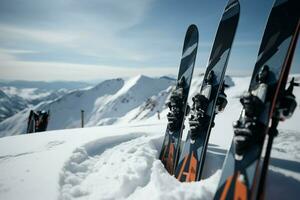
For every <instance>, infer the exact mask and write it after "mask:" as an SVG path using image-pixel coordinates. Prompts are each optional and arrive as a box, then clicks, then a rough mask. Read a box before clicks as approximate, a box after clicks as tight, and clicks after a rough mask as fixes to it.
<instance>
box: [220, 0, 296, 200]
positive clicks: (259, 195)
mask: <svg viewBox="0 0 300 200" xmlns="http://www.w3.org/2000/svg"><path fill="white" fill-rule="evenodd" d="M299 10H300V3H299V1H298V0H275V2H274V5H273V8H272V10H271V13H270V15H269V19H268V22H267V25H266V29H265V32H264V35H263V38H262V42H261V46H260V48H259V53H258V58H257V62H256V64H255V67H254V70H253V74H252V78H251V82H250V86H249V89H248V92H247V93H246V94H245V95H244V96H243V97H242V98H241V99H240V101H241V103H242V105H243V109H242V112H241V114H240V117H239V119H238V121H237V122H235V123H234V125H233V129H234V138H233V141H232V144H231V147H230V150H229V152H228V154H227V156H226V158H225V162H224V166H223V170H222V175H221V179H220V182H219V185H218V188H217V192H216V195H215V197H214V199H216V200H217V199H222V200H223V199H240V200H246V199H263V198H264V188H265V180H266V174H267V171H268V165H269V160H270V153H271V148H272V143H273V139H274V137H275V136H276V135H277V134H278V131H277V125H278V123H279V121H283V120H284V119H286V118H289V117H291V115H292V113H293V111H294V110H295V108H296V106H297V104H296V101H295V96H294V95H293V87H294V86H296V85H298V84H296V83H295V81H294V79H292V80H291V82H290V86H289V87H288V88H287V89H285V88H286V84H287V80H288V75H289V71H290V67H291V63H292V58H293V55H294V51H295V48H296V44H297V39H298V35H299V29H300V20H299V19H300V12H299Z"/></svg>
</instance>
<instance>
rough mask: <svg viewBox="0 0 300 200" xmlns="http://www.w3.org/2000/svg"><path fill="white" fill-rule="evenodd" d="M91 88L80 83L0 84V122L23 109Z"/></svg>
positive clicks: (89, 85)
mask: <svg viewBox="0 0 300 200" xmlns="http://www.w3.org/2000/svg"><path fill="white" fill-rule="evenodd" d="M86 87H91V84H88V83H82V82H65V81H56V82H49V83H48V82H43V81H10V82H3V81H2V82H0V93H1V94H0V122H1V121H3V120H4V119H6V118H9V117H11V116H13V115H14V114H16V113H18V112H19V111H21V110H23V109H24V108H29V107H31V106H34V105H37V104H39V103H41V102H44V101H50V100H54V99H57V98H59V97H61V96H63V95H65V94H67V93H69V92H70V91H72V90H74V89H80V88H86Z"/></svg>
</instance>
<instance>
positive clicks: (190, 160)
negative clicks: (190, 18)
mask: <svg viewBox="0 0 300 200" xmlns="http://www.w3.org/2000/svg"><path fill="white" fill-rule="evenodd" d="M239 14H240V4H239V1H238V0H229V2H228V4H227V5H226V7H225V10H224V13H223V15H222V18H221V21H220V24H219V27H218V30H217V33H216V37H215V42H214V44H213V47H212V51H211V54H210V58H209V62H208V67H207V70H206V72H205V75H204V80H203V83H202V86H201V89H200V93H198V94H197V95H196V96H194V97H193V107H192V110H191V115H190V117H189V124H190V130H189V132H188V136H187V140H186V142H185V145H184V148H183V151H182V153H181V155H180V158H179V162H178V166H177V168H176V172H175V177H176V178H177V179H178V180H180V181H182V182H185V181H188V182H189V181H198V180H200V177H201V173H202V169H203V165H204V160H205V154H206V149H207V144H208V140H209V135H210V131H211V128H212V127H213V123H214V117H215V114H216V113H217V112H219V111H222V110H223V109H224V107H225V106H226V104H227V100H226V95H225V93H224V83H223V82H224V74H225V71H226V67H227V63H228V59H229V55H230V50H231V46H232V43H233V40H234V36H235V32H236V29H237V26H238V21H239Z"/></svg>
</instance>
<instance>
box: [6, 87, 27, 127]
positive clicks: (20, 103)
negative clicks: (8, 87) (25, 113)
mask: <svg viewBox="0 0 300 200" xmlns="http://www.w3.org/2000/svg"><path fill="white" fill-rule="evenodd" d="M26 107H27V102H26V101H25V100H24V99H22V98H18V97H15V98H12V97H9V96H8V95H6V94H5V93H4V92H3V91H1V90H0V122H1V121H3V120H4V119H6V118H8V117H11V116H13V115H14V114H16V113H17V112H19V111H20V110H23V109H24V108H26Z"/></svg>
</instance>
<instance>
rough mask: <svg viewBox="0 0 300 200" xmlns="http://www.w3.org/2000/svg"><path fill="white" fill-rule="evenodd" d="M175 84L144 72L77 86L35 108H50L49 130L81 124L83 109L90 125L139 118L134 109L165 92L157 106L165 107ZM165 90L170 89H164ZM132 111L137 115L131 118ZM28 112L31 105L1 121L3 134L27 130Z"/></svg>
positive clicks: (148, 111)
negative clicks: (94, 84) (85, 87)
mask: <svg viewBox="0 0 300 200" xmlns="http://www.w3.org/2000/svg"><path fill="white" fill-rule="evenodd" d="M172 84H174V80H173V79H170V78H167V77H162V78H150V77H146V76H143V75H140V76H137V77H134V78H131V79H129V80H126V81H125V80H123V79H112V80H107V81H104V82H102V83H100V84H98V85H97V86H95V87H93V88H90V89H85V90H76V91H73V92H71V93H68V94H66V95H63V96H62V97H61V98H58V99H55V100H51V101H45V102H42V103H40V104H38V105H37V106H34V107H33V108H31V109H35V110H50V120H49V124H48V130H56V129H64V128H74V127H80V125H81V118H80V117H81V115H80V114H81V110H84V116H85V125H86V126H96V125H108V124H113V123H121V122H129V121H132V120H134V119H138V117H137V115H138V114H133V113H130V111H132V110H134V109H138V110H139V109H140V108H139V107H140V106H144V103H145V102H147V101H149V100H151V99H153V98H161V97H160V96H161V95H163V96H164V97H163V99H161V100H160V101H159V104H157V105H156V109H157V110H158V109H162V107H163V106H164V102H165V100H166V97H167V94H168V92H169V91H170V89H168V88H169V87H170V86H171V85H172ZM164 90H167V91H165V92H163V91H164ZM164 94H165V95H164ZM144 110H146V113H148V114H147V115H148V117H150V116H153V115H154V114H155V113H154V112H152V111H151V109H145V108H144ZM150 112H151V113H150ZM129 113H130V114H133V115H134V116H132V118H127V117H126V115H128V114H129ZM146 113H144V114H146ZM28 114H29V109H27V110H23V111H21V112H19V113H18V114H16V115H14V116H12V117H10V118H8V119H6V120H4V121H3V122H1V123H0V136H8V135H16V134H22V133H25V130H26V125H27V117H28ZM124 119H125V120H124Z"/></svg>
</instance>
